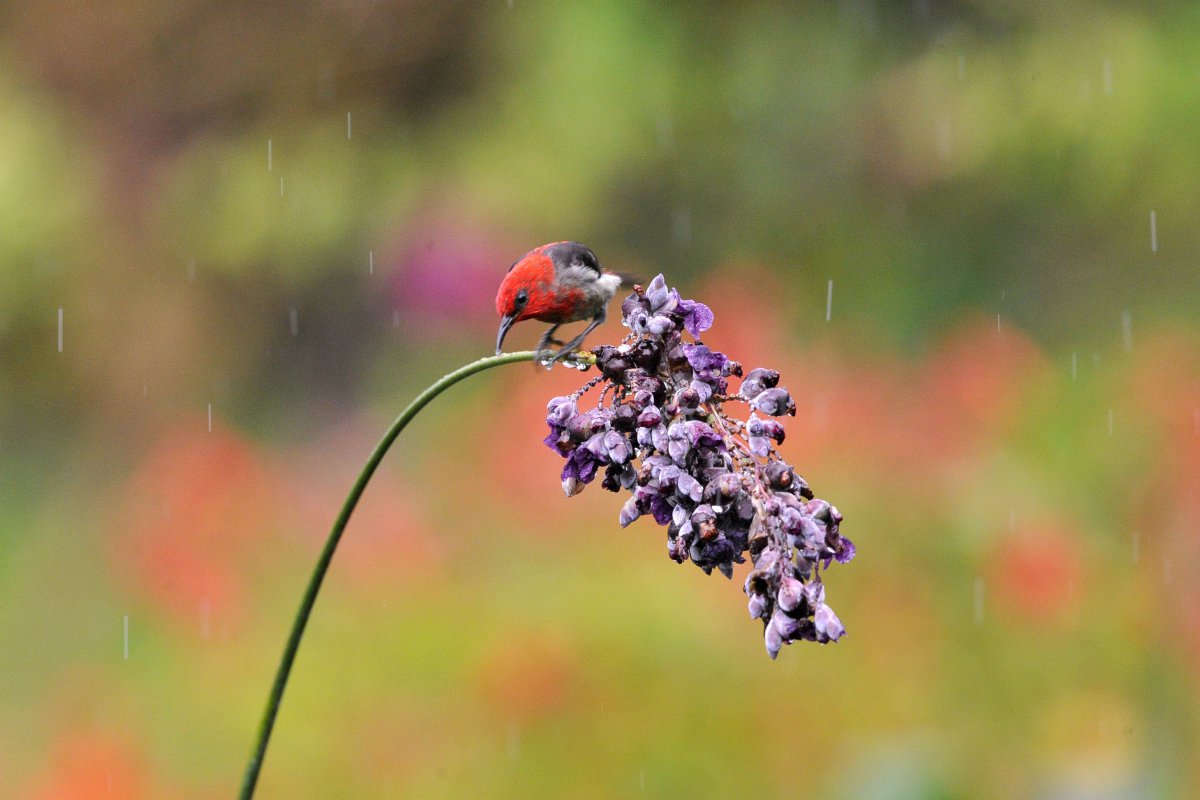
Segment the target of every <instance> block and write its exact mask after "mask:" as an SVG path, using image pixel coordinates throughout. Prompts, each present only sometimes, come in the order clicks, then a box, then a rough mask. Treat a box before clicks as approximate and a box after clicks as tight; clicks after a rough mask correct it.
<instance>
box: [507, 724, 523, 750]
mask: <svg viewBox="0 0 1200 800" xmlns="http://www.w3.org/2000/svg"><path fill="white" fill-rule="evenodd" d="M505 738H506V744H507V748H508V757H509V758H511V759H516V757H517V756H519V755H520V754H521V728H520V726H518V725H517V723H516V722H510V723H508V730H507V731H506V736H505Z"/></svg>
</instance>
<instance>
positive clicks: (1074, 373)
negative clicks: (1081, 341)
mask: <svg viewBox="0 0 1200 800" xmlns="http://www.w3.org/2000/svg"><path fill="white" fill-rule="evenodd" d="M1078 378H1079V353H1071V380H1077V379H1078Z"/></svg>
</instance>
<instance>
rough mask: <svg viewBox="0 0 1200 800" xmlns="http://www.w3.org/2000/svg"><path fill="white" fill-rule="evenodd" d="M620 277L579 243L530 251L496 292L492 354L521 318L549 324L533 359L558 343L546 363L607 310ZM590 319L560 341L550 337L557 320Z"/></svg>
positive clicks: (568, 348)
mask: <svg viewBox="0 0 1200 800" xmlns="http://www.w3.org/2000/svg"><path fill="white" fill-rule="evenodd" d="M622 280H628V279H626V278H625V276H622V275H618V274H615V273H612V272H604V271H603V270H602V269H600V262H599V261H598V260H597V259H596V254H595V253H593V252H592V251H591V250H590V249H588V248H587V247H584V246H583V245H582V244H580V243H579V242H553V243H551V244H544V245H542V246H541V247H538V248H535V249H533V250H530V251H529V252H528V253H526V254H525V255H523V256H521V257H520V258H518V259H517V260H516V261H515V262H513V265H512V266H511V267H509V268H508V274H507V275H505V276H504V280H503V281H502V282H501V284H500V291H499V292H498V293H497V294H496V311H498V312H499V313H500V332H499V333H498V334H497V335H496V355H500V346H501V345H502V344H503V343H504V337H505V336H506V335H507V334H508V330H509V328H511V327H512V326H513V325H514V324H515V323H518V322H520V321H521V320H526V319H538V320H541V321H542V322H549V323H552V324H551V325H550V327H549V329H547V330H546V332H545V333H544V334H542V338H541V341H539V342H538V345H537V348H536V351H537V353H538V360H539V361H542V360H543V356H542V354H543V353H545V352H548V350H549V346H550V345H560V349H559V350H558V352H556V353H555V354H554V357H553V358H551V359H550V361H549V362H548V363H550V364H553V363H554V362H555V361H558V360H560V359H563V358H565V357H566V356H568V355H570V354H571V353H572V352H573V351H574V350H576V349H577V348H578V347H579V345H581V344H583V340H584V338H585V337H587V335H588V334H589V333H591V332H592V331H593V330H595V328H596V326H598V325H600V324H601V323H603V322H604V320H605V317H606V316H607V314H608V301H609V300H612V298H613V295H615V294H616V293H617V287H619V286H620V285H621V282H622ZM583 319H591V322H590V323H588V326H587V327H586V328H584V329H583V333H581V334H579V335H578V336H576V337H575V338H574V339H572V340H571V341H569V342H567V343H566V344H563V343H562V342H561V341H559V340H558V339H555V338H554V332H555V331H556V330H558V326H559V325H564V324H566V323H568V322H576V321H578V320H583Z"/></svg>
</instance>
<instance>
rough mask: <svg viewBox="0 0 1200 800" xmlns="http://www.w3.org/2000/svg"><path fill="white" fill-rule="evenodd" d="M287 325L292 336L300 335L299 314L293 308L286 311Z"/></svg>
mask: <svg viewBox="0 0 1200 800" xmlns="http://www.w3.org/2000/svg"><path fill="white" fill-rule="evenodd" d="M288 324H289V325H290V326H291V329H292V336H295V335H296V334H298V333H300V312H298V311H296V307H295V306H292V307H291V308H290V309H288Z"/></svg>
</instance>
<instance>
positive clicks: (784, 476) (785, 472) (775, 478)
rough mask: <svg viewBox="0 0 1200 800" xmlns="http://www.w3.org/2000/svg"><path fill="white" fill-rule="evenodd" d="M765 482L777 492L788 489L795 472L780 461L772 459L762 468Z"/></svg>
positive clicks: (793, 482)
mask: <svg viewBox="0 0 1200 800" xmlns="http://www.w3.org/2000/svg"><path fill="white" fill-rule="evenodd" d="M763 474H764V475H765V476H766V479H767V483H768V484H769V485H770V486H771V488H772V489H774V490H775V491H777V492H786V491H789V490H790V489H791V488H792V486H793V485H794V484H795V481H796V473H794V472H793V471H792V468H791V467H789V466H788V465H787V464H785V463H783V462H782V461H772V462H771V463H770V464H767V467H766V469H764V470H763Z"/></svg>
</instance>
